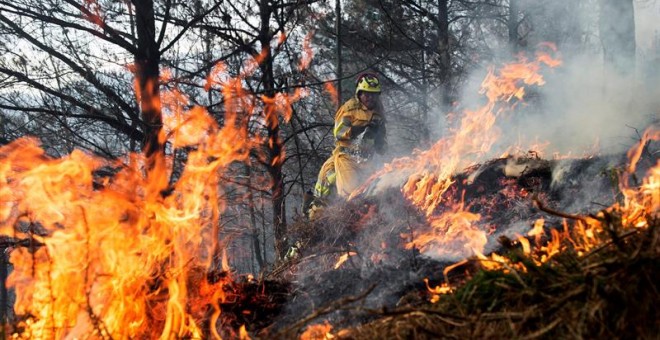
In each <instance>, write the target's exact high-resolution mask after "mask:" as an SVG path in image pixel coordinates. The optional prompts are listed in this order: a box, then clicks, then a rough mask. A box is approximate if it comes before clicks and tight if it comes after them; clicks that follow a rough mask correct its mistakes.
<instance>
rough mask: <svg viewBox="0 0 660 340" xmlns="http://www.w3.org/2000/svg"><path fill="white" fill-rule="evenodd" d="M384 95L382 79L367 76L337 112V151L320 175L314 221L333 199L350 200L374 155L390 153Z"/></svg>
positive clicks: (311, 214) (315, 190) (315, 195)
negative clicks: (387, 151) (384, 111)
mask: <svg viewBox="0 0 660 340" xmlns="http://www.w3.org/2000/svg"><path fill="white" fill-rule="evenodd" d="M380 93H381V85H380V81H379V80H378V77H376V75H374V74H373V73H363V74H361V75H360V76H359V77H358V78H357V81H356V86H355V96H353V97H352V98H351V99H349V100H348V101H346V103H344V104H343V105H342V106H341V107H340V108H339V110H337V113H336V114H335V125H334V129H333V134H334V136H335V149H334V151H333V152H332V155H331V156H330V158H328V160H326V162H325V163H324V164H323V166H322V167H321V170H320V171H319V176H318V179H317V182H316V186H315V188H314V199H313V202H312V204H311V207H310V209H309V211H308V213H309V217H310V218H313V215H314V214H315V213H317V212H318V211H319V210H320V207H322V206H325V205H326V204H327V202H328V201H329V200H330V199H332V197H333V196H335V195H336V196H338V197H341V198H348V196H349V195H350V194H351V192H352V191H353V190H355V189H356V188H357V187H358V186H359V184H360V183H361V182H362V181H363V180H364V179H365V178H364V176H365V175H366V174H367V173H368V169H369V167H370V165H371V164H370V160H371V158H372V156H373V154H374V153H375V152H377V153H380V154H382V153H383V152H384V151H385V150H386V148H387V142H386V140H385V134H386V130H385V117H384V116H383V105H382V103H381V101H380Z"/></svg>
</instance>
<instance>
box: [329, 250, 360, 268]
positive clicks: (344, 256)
mask: <svg viewBox="0 0 660 340" xmlns="http://www.w3.org/2000/svg"><path fill="white" fill-rule="evenodd" d="M355 255H357V253H356V252H354V251H349V252H348V253H346V254H342V255H341V256H340V257H339V259H338V260H337V263H335V267H334V268H335V269H339V267H341V265H342V264H344V262H346V261H348V258H350V257H351V256H355Z"/></svg>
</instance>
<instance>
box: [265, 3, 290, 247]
mask: <svg viewBox="0 0 660 340" xmlns="http://www.w3.org/2000/svg"><path fill="white" fill-rule="evenodd" d="M259 10H260V19H261V28H260V31H259V42H260V43H261V46H262V48H263V49H264V50H263V51H262V53H264V54H265V58H264V59H263V62H262V63H261V64H260V70H261V74H262V79H261V80H262V82H263V84H264V93H265V95H266V96H267V97H271V98H272V97H274V96H275V77H274V73H273V56H272V54H271V51H270V42H271V40H272V38H273V33H272V32H271V29H270V19H271V16H272V14H273V7H272V6H271V2H270V1H269V0H261V1H260V3H259ZM265 114H266V117H265V118H266V122H267V123H266V125H267V126H266V128H267V130H268V131H267V132H268V145H267V149H268V160H269V162H268V164H267V165H266V167H267V171H268V174H269V175H270V177H271V188H270V189H271V195H272V198H271V200H272V209H273V228H274V229H275V254H277V257H278V259H281V258H283V257H284V255H285V254H286V251H287V240H286V235H287V231H286V229H287V225H286V212H285V210H284V188H283V187H284V176H283V174H282V162H283V161H284V159H283V157H282V151H283V148H282V141H281V140H280V124H279V117H278V115H277V112H268V110H266V112H265Z"/></svg>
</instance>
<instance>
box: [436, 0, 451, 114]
mask: <svg viewBox="0 0 660 340" xmlns="http://www.w3.org/2000/svg"><path fill="white" fill-rule="evenodd" d="M437 53H438V57H439V58H438V61H439V64H440V65H439V66H440V83H441V91H442V103H443V104H444V105H445V106H450V105H451V97H450V91H451V85H450V79H451V54H450V51H449V1H448V0H438V49H437Z"/></svg>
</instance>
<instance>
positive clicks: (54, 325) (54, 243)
mask: <svg viewBox="0 0 660 340" xmlns="http://www.w3.org/2000/svg"><path fill="white" fill-rule="evenodd" d="M260 57H263V56H261V55H260ZM253 63H258V60H254V61H253ZM226 69H227V68H226V66H225V65H223V64H219V65H217V67H216V68H215V69H214V70H213V72H212V73H211V74H210V75H209V77H208V78H207V84H206V86H205V87H206V89H207V90H211V89H219V90H220V91H222V94H223V96H224V105H225V106H224V108H225V111H226V112H225V116H224V124H223V126H219V125H218V124H217V122H216V120H215V119H213V118H212V117H211V116H210V115H209V113H208V112H207V111H206V110H205V109H204V108H202V107H193V108H192V109H186V108H187V107H189V105H190V102H189V101H188V100H187V98H185V97H184V96H183V95H182V94H181V93H180V92H178V91H177V90H176V89H170V90H167V91H162V92H161V97H160V98H161V99H162V103H163V124H164V127H163V131H162V137H161V138H162V139H163V142H165V141H167V142H168V145H170V146H171V148H172V149H174V150H176V149H182V148H185V150H186V152H187V159H186V164H185V167H184V168H183V169H179V170H175V167H174V165H175V162H174V160H173V159H172V158H171V157H170V156H168V157H167V158H165V157H163V160H162V162H158V163H156V164H155V168H153V169H148V168H147V167H146V164H147V159H146V158H145V155H142V154H135V153H132V154H128V155H126V156H125V157H123V158H121V159H118V160H107V159H102V158H99V157H96V156H93V155H89V154H86V153H84V152H81V151H78V150H76V151H73V152H72V153H71V154H70V155H68V156H66V157H62V158H53V157H50V156H48V155H47V154H46V153H45V152H44V150H43V149H42V148H41V146H40V145H39V142H38V141H37V140H36V139H33V138H23V139H19V140H16V141H14V142H12V143H10V144H8V145H4V146H2V147H0V199H1V200H2V205H0V230H1V231H2V232H3V233H4V234H8V235H14V237H17V238H20V239H27V240H30V244H33V245H34V246H31V247H29V248H25V247H22V248H17V249H16V250H14V251H13V252H12V253H11V262H12V263H13V264H14V267H15V269H14V271H13V273H12V274H11V276H10V278H9V280H8V283H9V284H10V285H11V286H13V287H14V288H15V290H16V296H17V299H16V304H15V310H16V313H17V314H18V315H25V316H28V317H27V318H26V319H25V321H23V322H21V324H20V325H19V328H18V329H22V331H21V333H20V334H15V335H14V337H15V338H36V339H53V338H58V339H59V338H64V337H69V338H81V337H91V338H107V337H112V338H148V339H153V338H162V339H169V338H202V337H204V336H205V334H204V333H203V331H202V329H203V328H202V322H208V318H209V315H210V316H211V317H210V322H211V323H210V324H211V325H216V322H217V321H218V319H219V317H220V315H221V309H220V303H222V302H223V301H225V300H226V298H227V296H226V293H225V289H224V288H223V287H226V286H227V285H228V284H229V283H230V282H231V280H232V278H231V275H225V276H222V277H221V278H220V279H218V280H214V282H210V281H209V279H207V275H206V273H207V272H209V271H211V270H219V269H216V268H218V267H219V265H220V264H219V263H218V262H220V261H221V260H220V256H219V254H221V253H224V252H223V250H222V249H220V244H219V243H218V242H217V235H218V230H217V228H218V226H219V225H220V221H219V218H220V214H221V212H222V210H223V209H224V202H223V201H222V200H221V199H220V197H222V188H223V183H221V178H222V176H223V174H225V173H226V172H228V171H230V166H231V165H232V164H233V163H235V162H246V161H248V158H249V154H250V152H251V150H255V149H257V148H258V146H259V145H261V143H262V142H263V141H264V139H263V138H262V137H258V136H255V135H254V134H253V132H250V129H248V123H249V122H250V120H251V119H254V117H256V116H258V115H263V116H265V117H267V120H268V121H269V124H275V121H277V116H279V117H281V116H284V119H288V117H290V114H291V107H290V106H291V104H292V103H293V102H294V101H296V100H298V99H299V98H301V96H303V95H304V93H305V92H304V91H302V90H298V91H296V92H295V93H293V94H291V95H287V94H283V93H278V94H276V95H275V96H274V97H259V96H256V95H254V94H252V93H250V92H249V91H247V90H245V89H244V88H243V86H242V78H241V77H245V76H246V75H247V74H246V73H243V74H241V76H239V77H231V76H229V75H228V73H227V71H226ZM253 70H254V69H253ZM164 75H165V76H168V75H167V73H166V72H164ZM175 171H178V172H175ZM154 178H163V179H164V180H165V181H164V183H168V181H167V180H168V178H169V179H173V180H172V181H171V182H172V183H171V184H170V187H163V186H162V183H163V182H159V183H158V184H154V183H153V182H152V181H153V179H154ZM164 189H167V190H164ZM222 257H223V259H222V261H221V262H222V270H224V271H228V270H229V266H228V264H227V262H226V259H227V258H226V254H224V255H223V256H222ZM210 328H211V329H210V330H209V332H210V334H208V336H210V337H213V338H216V339H219V338H220V337H221V335H220V333H221V332H229V334H234V332H233V331H232V330H231V329H228V330H221V331H219V330H218V329H215V327H210ZM234 335H235V334H234ZM238 337H240V338H241V339H247V338H248V336H247V332H246V331H245V328H244V327H243V328H241V330H239V335H238Z"/></svg>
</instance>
